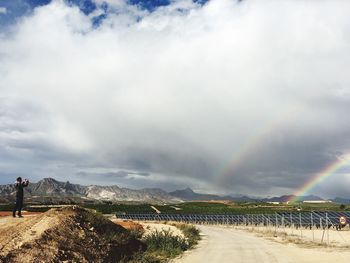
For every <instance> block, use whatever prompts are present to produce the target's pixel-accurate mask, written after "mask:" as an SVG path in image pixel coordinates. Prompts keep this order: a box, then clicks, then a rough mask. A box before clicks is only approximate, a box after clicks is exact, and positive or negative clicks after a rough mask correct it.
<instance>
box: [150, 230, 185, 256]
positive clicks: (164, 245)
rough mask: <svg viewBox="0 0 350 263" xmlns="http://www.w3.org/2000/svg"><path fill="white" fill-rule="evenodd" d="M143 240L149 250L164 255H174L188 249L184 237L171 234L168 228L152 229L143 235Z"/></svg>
mask: <svg viewBox="0 0 350 263" xmlns="http://www.w3.org/2000/svg"><path fill="white" fill-rule="evenodd" d="M144 242H145V243H146V245H147V250H148V251H150V252H155V251H157V252H159V254H161V255H163V256H165V257H170V258H172V257H175V256H177V255H179V254H180V253H181V252H182V251H185V250H187V249H188V243H187V241H186V239H185V238H183V237H180V236H175V235H173V232H172V231H170V230H162V231H158V230H156V231H154V232H152V233H151V234H149V235H147V236H145V238H144Z"/></svg>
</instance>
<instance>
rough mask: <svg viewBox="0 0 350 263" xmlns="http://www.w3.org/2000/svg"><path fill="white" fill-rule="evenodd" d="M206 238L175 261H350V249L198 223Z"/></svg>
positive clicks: (317, 262) (314, 262)
mask: <svg viewBox="0 0 350 263" xmlns="http://www.w3.org/2000/svg"><path fill="white" fill-rule="evenodd" d="M199 228H200V229H201V231H202V234H203V239H202V241H201V242H200V243H199V245H198V247H197V248H196V249H194V250H192V251H188V252H186V253H185V254H184V255H183V256H182V257H181V258H180V259H176V260H174V261H173V262H174V263H197V262H201V263H202V262H211V263H216V262H218V263H226V262H230V263H231V262H235V263H253V262H254V263H255V262H259V263H274V262H277V263H329V262H337V263H342V262H344V263H345V262H347V263H348V262H350V252H347V251H345V250H339V249H334V248H303V247H300V246H297V245H295V244H280V243H277V242H274V241H270V240H267V239H266V238H263V237H258V236H256V235H255V234H254V233H250V232H247V231H243V230H236V229H234V228H225V227H220V226H199Z"/></svg>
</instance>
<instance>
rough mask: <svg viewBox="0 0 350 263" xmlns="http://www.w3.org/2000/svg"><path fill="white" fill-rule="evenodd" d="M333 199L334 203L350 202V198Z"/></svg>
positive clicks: (345, 203) (346, 203)
mask: <svg viewBox="0 0 350 263" xmlns="http://www.w3.org/2000/svg"><path fill="white" fill-rule="evenodd" d="M331 201H333V202H334V203H338V204H344V205H348V204H350V198H341V197H336V198H334V199H331Z"/></svg>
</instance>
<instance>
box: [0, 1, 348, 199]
mask: <svg viewBox="0 0 350 263" xmlns="http://www.w3.org/2000/svg"><path fill="white" fill-rule="evenodd" d="M349 10H350V1H342V0H244V1H238V0H211V1H208V2H207V1H199V0H198V1H192V0H157V1H151V0H52V1H50V0H12V1H8V0H0V183H10V182H12V181H13V180H14V178H15V177H16V176H17V175H21V176H23V177H28V178H30V179H31V180H32V181H37V180H39V179H41V178H43V177H49V176H50V177H54V178H56V179H59V180H69V181H71V182H75V183H83V184H90V183H94V184H103V185H110V184H118V185H120V186H125V187H131V188H143V187H162V188H164V189H166V190H174V189H178V188H183V187H187V186H189V187H192V188H193V189H195V190H198V191H206V192H212V193H225V194H249V195H256V196H272V195H281V194H291V193H293V192H294V191H295V190H296V189H297V188H299V187H300V186H301V185H303V184H304V183H305V182H307V181H308V180H310V178H312V177H313V176H315V174H317V173H318V172H320V171H322V170H323V169H324V168H325V167H327V166H328V165H330V164H332V163H334V162H336V161H337V160H338V159H339V158H343V156H344V155H346V154H347V153H348V150H349V149H350V119H349V116H350V74H349V70H350V20H349V12H348V11H349ZM348 172H350V167H346V166H345V167H343V168H342V169H340V170H338V171H337V172H335V173H334V174H333V175H332V176H330V177H328V178H327V179H326V180H324V181H323V182H322V183H321V184H319V185H318V186H316V187H315V188H313V189H312V190H311V191H310V193H313V194H318V195H321V196H323V197H333V196H342V197H346V196H347V197H350V191H349V186H350V175H348V174H347V173H348Z"/></svg>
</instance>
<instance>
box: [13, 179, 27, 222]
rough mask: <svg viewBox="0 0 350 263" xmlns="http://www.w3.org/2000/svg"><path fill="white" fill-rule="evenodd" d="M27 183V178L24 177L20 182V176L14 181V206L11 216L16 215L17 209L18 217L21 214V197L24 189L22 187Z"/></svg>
mask: <svg viewBox="0 0 350 263" xmlns="http://www.w3.org/2000/svg"><path fill="white" fill-rule="evenodd" d="M28 185H29V180H28V179H24V181H23V182H22V178H21V177H18V178H17V180H16V183H15V187H16V204H15V208H14V209H13V217H16V211H18V217H23V216H22V207H23V198H24V191H23V188H24V187H27V186H28Z"/></svg>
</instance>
